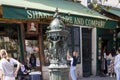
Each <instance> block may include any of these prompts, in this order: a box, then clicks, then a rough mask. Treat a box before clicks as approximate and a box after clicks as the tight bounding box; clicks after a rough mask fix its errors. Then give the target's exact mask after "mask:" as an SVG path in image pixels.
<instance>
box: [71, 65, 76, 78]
mask: <svg viewBox="0 0 120 80" xmlns="http://www.w3.org/2000/svg"><path fill="white" fill-rule="evenodd" d="M75 69H76V67H75V66H71V67H70V76H71V78H72V80H77V78H76V75H75Z"/></svg>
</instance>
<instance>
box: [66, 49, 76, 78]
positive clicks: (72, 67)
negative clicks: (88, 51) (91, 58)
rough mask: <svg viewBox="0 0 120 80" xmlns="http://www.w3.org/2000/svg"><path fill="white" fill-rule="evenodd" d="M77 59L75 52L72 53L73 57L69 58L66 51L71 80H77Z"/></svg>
mask: <svg viewBox="0 0 120 80" xmlns="http://www.w3.org/2000/svg"><path fill="white" fill-rule="evenodd" d="M77 57H78V52H77V51H76V50H75V51H74V52H73V56H71V55H70V53H69V51H67V60H68V61H70V75H71V78H72V80H77V78H76V75H75V69H76V65H77Z"/></svg>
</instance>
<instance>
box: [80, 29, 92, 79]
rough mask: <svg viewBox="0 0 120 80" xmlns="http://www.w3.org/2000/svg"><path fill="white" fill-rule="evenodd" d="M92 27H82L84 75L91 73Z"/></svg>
mask: <svg viewBox="0 0 120 80" xmlns="http://www.w3.org/2000/svg"><path fill="white" fill-rule="evenodd" d="M91 47H92V45H91V29H88V28H82V63H83V77H88V76H90V75H91V60H92V59H91V58H92V57H91V51H92V49H91Z"/></svg>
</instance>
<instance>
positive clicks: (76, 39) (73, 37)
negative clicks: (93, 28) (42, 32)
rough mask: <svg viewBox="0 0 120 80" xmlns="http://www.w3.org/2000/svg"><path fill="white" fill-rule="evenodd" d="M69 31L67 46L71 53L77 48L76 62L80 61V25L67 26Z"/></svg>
mask: <svg viewBox="0 0 120 80" xmlns="http://www.w3.org/2000/svg"><path fill="white" fill-rule="evenodd" d="M67 29H68V31H69V36H68V41H67V42H68V48H69V51H70V53H72V52H73V51H74V50H77V51H78V53H79V57H78V64H79V63H80V62H81V61H80V56H81V54H80V27H75V26H71V27H67ZM71 55H72V54H71Z"/></svg>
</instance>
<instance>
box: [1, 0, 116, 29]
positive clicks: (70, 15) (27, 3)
mask: <svg viewBox="0 0 120 80" xmlns="http://www.w3.org/2000/svg"><path fill="white" fill-rule="evenodd" d="M0 4H1V5H2V11H3V18H16V19H40V18H48V16H53V14H54V13H55V10H56V8H57V7H58V9H59V12H60V16H61V17H62V18H63V19H64V20H65V21H67V22H69V23H70V24H77V25H82V26H91V27H101V28H116V26H117V21H115V20H112V19H110V18H108V17H105V16H103V15H101V14H99V13H97V12H95V11H93V10H91V9H88V8H86V7H85V6H83V5H81V4H80V3H75V2H70V1H65V0H11V1H9V0H0Z"/></svg>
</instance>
